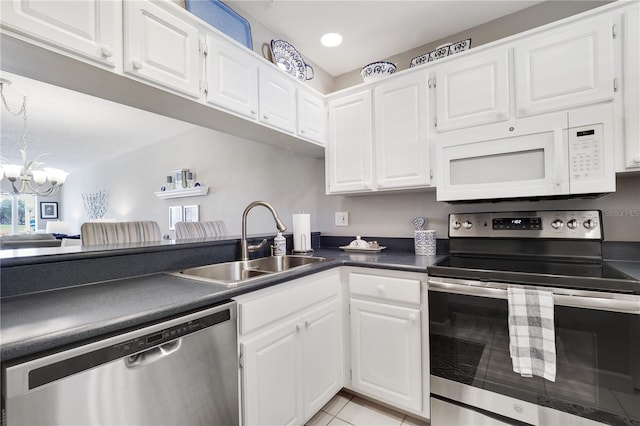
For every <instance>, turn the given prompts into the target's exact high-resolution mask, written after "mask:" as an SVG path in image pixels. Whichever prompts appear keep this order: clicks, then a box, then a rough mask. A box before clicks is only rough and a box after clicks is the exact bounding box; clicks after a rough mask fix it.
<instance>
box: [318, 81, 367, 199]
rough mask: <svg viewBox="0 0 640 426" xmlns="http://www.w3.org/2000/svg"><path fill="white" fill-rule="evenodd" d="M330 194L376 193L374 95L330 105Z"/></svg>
mask: <svg viewBox="0 0 640 426" xmlns="http://www.w3.org/2000/svg"><path fill="white" fill-rule="evenodd" d="M328 107H329V139H328V145H327V152H326V158H327V159H326V167H327V173H326V179H327V193H329V194H334V193H340V192H361V191H366V190H371V189H373V171H372V162H373V139H372V137H373V136H372V134H373V133H372V126H373V123H372V117H371V114H372V111H371V92H370V91H368V90H367V91H364V92H359V93H355V94H353V95H349V96H346V97H344V98H340V99H334V100H332V101H330V102H329V105H328Z"/></svg>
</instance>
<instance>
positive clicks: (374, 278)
mask: <svg viewBox="0 0 640 426" xmlns="http://www.w3.org/2000/svg"><path fill="white" fill-rule="evenodd" d="M349 292H350V293H351V295H352V296H354V295H356V296H357V295H360V296H370V297H377V298H381V299H385V300H395V301H398V302H407V303H415V304H420V280H415V279H409V278H394V277H384V276H378V275H368V274H360V273H355V272H352V273H350V274H349Z"/></svg>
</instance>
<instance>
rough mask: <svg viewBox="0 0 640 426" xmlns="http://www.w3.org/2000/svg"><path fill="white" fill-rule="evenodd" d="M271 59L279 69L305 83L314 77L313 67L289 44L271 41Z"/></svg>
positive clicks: (282, 41) (281, 41)
mask: <svg viewBox="0 0 640 426" xmlns="http://www.w3.org/2000/svg"><path fill="white" fill-rule="evenodd" d="M271 59H272V61H273V63H274V64H276V65H277V66H278V68H280V69H282V70H283V71H284V72H286V73H287V74H289V75H290V76H292V77H293V78H295V79H298V80H300V81H305V80H311V79H312V78H313V77H314V71H313V67H312V66H311V65H307V64H306V63H305V62H304V59H302V55H300V53H299V52H298V51H297V50H296V48H295V47H293V46H292V45H291V44H290V43H289V42H286V41H284V40H271ZM309 73H310V74H309Z"/></svg>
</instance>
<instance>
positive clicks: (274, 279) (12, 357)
mask: <svg viewBox="0 0 640 426" xmlns="http://www.w3.org/2000/svg"><path fill="white" fill-rule="evenodd" d="M314 255H315V256H322V257H326V258H327V261H326V262H321V263H315V264H310V265H309V266H306V267H302V268H300V269H297V270H293V271H289V272H284V273H282V274H278V275H276V276H265V277H261V278H258V279H256V280H255V281H251V282H248V283H246V284H243V285H241V286H238V287H223V286H216V285H211V284H207V283H202V285H203V286H210V287H211V290H212V291H211V294H209V295H207V296H204V297H199V298H197V299H194V300H192V301H189V302H188V303H180V304H168V305H164V306H159V307H158V308H157V309H151V310H146V311H142V312H138V313H135V314H131V315H127V316H122V317H119V318H117V319H111V320H105V321H102V322H100V323H95V324H81V325H78V326H77V327H72V328H68V329H65V330H60V331H59V332H57V333H54V334H47V335H42V336H38V337H35V338H29V339H25V340H20V341H15V342H11V343H8V344H5V343H3V344H2V345H0V359H1V360H2V362H3V363H5V362H9V361H16V360H19V359H20V358H25V357H31V356H34V355H38V356H41V355H44V354H46V353H50V352H59V351H62V350H65V349H68V348H70V347H75V346H79V345H82V344H85V343H89V342H91V341H96V340H100V339H101V338H104V337H106V336H107V335H109V334H119V333H120V332H123V331H125V330H128V329H136V328H141V327H144V326H146V325H147V324H149V323H153V322H157V321H160V320H164V319H166V318H167V317H171V316H175V315H179V314H186V313H187V312H189V311H193V310H200V309H204V308H207V307H209V306H211V305H214V304H216V303H219V302H222V301H225V300H230V299H232V298H234V297H236V296H238V295H241V294H246V293H250V292H253V291H257V290H261V289H263V288H267V287H272V286H275V285H278V284H281V283H283V282H288V281H291V280H295V279H298V278H302V277H305V276H308V275H312V274H315V273H318V272H322V271H325V270H329V269H333V268H337V267H341V266H355V267H364V268H373V269H387V270H389V269H391V270H398V271H406V272H417V273H424V274H426V273H427V265H426V264H425V265H424V266H422V265H415V264H409V263H406V264H402V263H392V262H389V261H385V260H384V259H383V261H382V262H376V261H373V260H371V258H370V257H369V258H368V260H353V259H351V258H350V256H349V255H348V254H347V255H346V258H344V257H342V258H341V256H345V254H344V252H342V251H340V250H338V249H332V248H330V249H317V250H316V253H314ZM393 255H394V257H395V258H396V259H398V258H403V257H405V256H406V258H407V260H409V258H411V259H414V258H415V257H416V256H415V255H414V254H413V253H393ZM367 256H371V255H367ZM444 257H445V256H443V255H439V256H429V257H423V258H424V259H425V262H426V263H434V262H436V261H439V260H441V259H443V258H444ZM152 275H153V274H152ZM132 278H135V277H132ZM129 279H131V278H129ZM175 279H176V280H188V281H190V282H196V280H189V279H188V278H179V277H175ZM95 284H99V282H95V283H90V284H83V285H95ZM67 289H68V288H67ZM65 290H66V289H64V288H62V289H58V290H50V291H65ZM27 296H28V295H27ZM14 297H19V296H14Z"/></svg>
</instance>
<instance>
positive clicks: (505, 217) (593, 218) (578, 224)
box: [449, 210, 603, 240]
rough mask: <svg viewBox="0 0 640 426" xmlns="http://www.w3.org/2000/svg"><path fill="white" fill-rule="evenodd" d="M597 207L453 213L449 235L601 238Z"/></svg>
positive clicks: (600, 220)
mask: <svg viewBox="0 0 640 426" xmlns="http://www.w3.org/2000/svg"><path fill="white" fill-rule="evenodd" d="M601 223H602V213H601V212H600V211H599V210H544V211H524V212H492V213H452V214H450V215H449V237H450V238H457V237H462V238H469V237H471V238H473V237H476V238H559V239H589V240H602V238H603V232H602V226H601Z"/></svg>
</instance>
